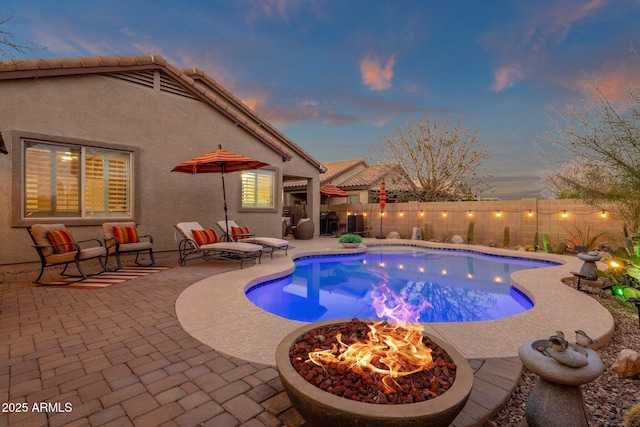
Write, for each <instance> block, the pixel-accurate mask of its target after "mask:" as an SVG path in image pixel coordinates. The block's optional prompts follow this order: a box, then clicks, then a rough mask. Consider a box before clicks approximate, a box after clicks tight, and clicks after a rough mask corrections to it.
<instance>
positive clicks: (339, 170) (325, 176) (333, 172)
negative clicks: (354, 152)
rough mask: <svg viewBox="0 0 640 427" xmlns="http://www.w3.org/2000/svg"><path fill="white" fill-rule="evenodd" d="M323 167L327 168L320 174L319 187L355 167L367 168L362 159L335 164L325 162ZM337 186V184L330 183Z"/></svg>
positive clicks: (341, 161) (340, 161) (336, 162)
mask: <svg viewBox="0 0 640 427" xmlns="http://www.w3.org/2000/svg"><path fill="white" fill-rule="evenodd" d="M323 165H324V167H325V168H327V170H326V172H324V173H321V174H320V185H324V184H328V183H331V181H332V180H333V179H335V178H336V177H337V176H340V175H342V174H343V173H345V172H346V171H348V170H349V169H352V168H355V167H356V166H359V165H362V166H364V167H368V166H369V165H368V164H367V162H365V161H364V159H350V160H338V161H335V162H325V163H323ZM332 184H335V185H337V184H339V183H335V182H334V183H332Z"/></svg>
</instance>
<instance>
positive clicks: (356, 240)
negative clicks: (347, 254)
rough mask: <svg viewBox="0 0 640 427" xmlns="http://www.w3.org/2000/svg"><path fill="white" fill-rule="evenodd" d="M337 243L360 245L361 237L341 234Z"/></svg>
mask: <svg viewBox="0 0 640 427" xmlns="http://www.w3.org/2000/svg"><path fill="white" fill-rule="evenodd" d="M338 242H339V243H362V236H360V235H359V234H350V233H347V234H343V235H342V236H340V239H339V240H338Z"/></svg>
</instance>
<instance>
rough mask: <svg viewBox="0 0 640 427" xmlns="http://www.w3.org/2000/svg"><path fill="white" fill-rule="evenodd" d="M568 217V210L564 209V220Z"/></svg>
mask: <svg viewBox="0 0 640 427" xmlns="http://www.w3.org/2000/svg"><path fill="white" fill-rule="evenodd" d="M568 216H569V214H568V213H567V210H566V209H564V210H563V211H562V218H566V217H568Z"/></svg>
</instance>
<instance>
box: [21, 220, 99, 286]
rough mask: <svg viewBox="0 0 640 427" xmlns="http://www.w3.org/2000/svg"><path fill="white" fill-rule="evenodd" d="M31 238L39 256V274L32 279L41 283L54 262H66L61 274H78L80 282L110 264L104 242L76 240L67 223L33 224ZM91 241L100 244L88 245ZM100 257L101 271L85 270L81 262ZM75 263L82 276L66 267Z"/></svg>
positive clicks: (30, 228)
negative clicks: (69, 272)
mask: <svg viewBox="0 0 640 427" xmlns="http://www.w3.org/2000/svg"><path fill="white" fill-rule="evenodd" d="M27 231H28V232H29V236H31V240H33V243H34V246H33V247H34V248H36V251H37V252H38V256H39V257H40V263H41V267H40V275H38V278H37V279H36V280H35V281H34V282H33V283H36V284H44V283H41V282H40V279H41V278H42V275H43V274H44V269H45V268H46V267H52V266H54V265H63V264H64V269H63V270H62V273H60V274H61V275H62V276H68V277H79V279H78V281H80V280H83V279H87V278H88V276H93V275H94V274H99V273H102V272H104V271H107V266H106V264H105V262H104V261H102V257H104V258H105V260H106V258H107V250H106V249H105V247H104V246H102V242H101V241H100V240H98V239H88V240H75V239H74V238H73V235H72V234H71V231H69V230H68V229H67V228H66V227H65V225H64V224H33V225H32V226H31V227H29V228H27ZM89 242H96V243H97V245H93V246H87V244H88V243H89ZM94 258H98V261H100V265H101V266H102V271H99V272H98V273H94V274H87V273H85V272H84V271H83V269H82V267H81V266H80V263H81V262H82V261H87V260H90V259H94ZM71 263H74V264H75V265H76V268H77V269H78V273H80V275H79V276H77V275H72V274H67V273H66V271H67V267H69V264H71Z"/></svg>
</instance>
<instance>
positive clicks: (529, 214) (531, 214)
mask: <svg viewBox="0 0 640 427" xmlns="http://www.w3.org/2000/svg"><path fill="white" fill-rule="evenodd" d="M527 216H529V217H532V216H533V211H532V210H531V209H529V213H527Z"/></svg>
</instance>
